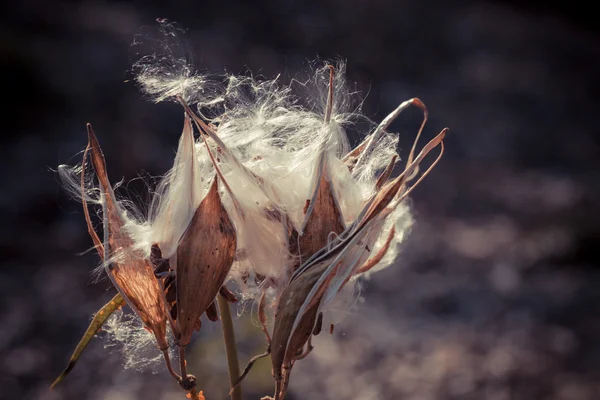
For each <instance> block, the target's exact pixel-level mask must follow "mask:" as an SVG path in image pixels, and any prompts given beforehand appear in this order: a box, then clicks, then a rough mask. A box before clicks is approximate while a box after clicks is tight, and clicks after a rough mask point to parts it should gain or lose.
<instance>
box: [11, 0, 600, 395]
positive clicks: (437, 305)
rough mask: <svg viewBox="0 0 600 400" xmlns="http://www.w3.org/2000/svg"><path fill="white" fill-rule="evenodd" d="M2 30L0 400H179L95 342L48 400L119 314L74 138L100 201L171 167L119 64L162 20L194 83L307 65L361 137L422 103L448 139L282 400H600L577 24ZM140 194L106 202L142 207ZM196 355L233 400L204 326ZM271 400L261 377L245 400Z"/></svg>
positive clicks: (192, 17) (259, 15)
mask: <svg viewBox="0 0 600 400" xmlns="http://www.w3.org/2000/svg"><path fill="white" fill-rule="evenodd" d="M450 3H452V4H450ZM3 8H4V9H5V10H4V11H3V12H2V13H0V15H1V16H0V22H1V23H0V32H1V37H0V65H2V73H1V74H0V77H1V78H0V79H2V87H3V93H4V94H3V97H4V99H5V100H4V101H5V102H4V103H3V106H2V119H1V122H0V123H1V124H2V136H1V139H0V140H1V147H2V157H0V167H1V170H2V174H1V189H2V190H1V191H0V216H1V220H2V224H1V229H0V254H1V256H0V257H1V268H0V293H1V299H2V302H1V303H0V398H2V399H38V398H39V399H49V400H50V399H118V400H128V399H138V398H140V399H142V398H144V399H181V398H183V394H182V392H181V390H180V389H179V387H178V386H177V385H176V384H175V383H173V381H172V379H171V378H170V377H169V376H168V375H167V373H166V372H164V368H163V366H162V365H161V364H159V365H158V366H155V367H153V368H152V367H151V368H147V369H145V370H143V371H138V370H136V369H128V370H125V369H124V367H123V366H124V363H125V360H123V358H122V357H121V354H120V352H119V347H118V346H109V347H108V348H105V345H106V344H107V342H106V340H105V339H106V338H103V336H105V335H104V334H100V335H99V336H100V337H99V338H96V339H94V341H93V342H92V344H91V345H90V348H89V349H88V351H87V352H86V353H85V354H84V355H83V357H82V359H81V360H80V362H79V364H78V365H77V367H76V368H75V370H74V371H73V372H72V373H71V375H70V376H69V377H68V378H67V379H66V380H65V381H64V382H63V383H62V384H61V385H60V386H59V387H57V388H56V389H55V390H54V391H52V392H49V391H48V387H49V385H50V383H51V382H52V380H53V379H54V378H55V377H56V375H57V374H58V373H59V372H60V371H61V370H62V368H63V367H64V366H65V365H66V362H67V360H68V357H69V355H70V353H71V351H72V350H73V348H74V346H75V344H76V343H77V341H78V340H79V337H80V335H81V334H82V333H83V332H84V331H85V329H86V327H87V324H88V323H89V321H90V318H91V315H92V313H93V312H95V311H96V310H97V309H98V308H99V307H100V306H102V305H103V304H104V303H106V302H107V301H108V300H109V299H110V298H111V297H112V296H113V294H114V292H113V289H110V288H109V284H108V282H107V281H106V280H104V281H101V282H99V283H97V284H94V283H93V282H92V280H91V278H90V272H91V271H92V269H93V268H94V267H95V266H96V265H97V262H98V260H97V256H96V255H95V254H93V253H92V252H87V253H85V254H83V253H84V252H85V251H86V250H88V249H89V248H90V246H91V241H90V239H89V237H88V235H87V232H86V227H85V225H84V221H83V215H82V212H81V206H80V205H79V204H78V203H77V202H75V201H73V200H71V199H69V198H68V196H66V195H65V193H64V192H63V191H62V190H61V189H60V187H59V182H58V179H57V174H56V173H55V169H56V167H57V166H58V165H59V164H63V163H67V164H72V165H73V164H76V163H78V162H79V161H80V156H81V155H80V153H79V152H80V151H81V150H82V149H83V148H84V146H85V144H86V133H85V123H86V122H92V123H93V124H94V127H95V129H96V132H97V134H98V135H99V137H100V141H101V143H102V146H103V148H104V152H105V155H106V158H107V162H108V168H109V175H110V176H111V178H112V179H113V180H114V181H117V180H119V179H122V178H123V179H125V181H129V180H132V179H135V178H137V177H138V176H142V177H146V178H147V177H149V176H156V175H160V174H162V173H164V172H165V171H166V170H167V169H168V168H169V167H170V165H171V163H172V157H173V155H174V152H175V148H176V145H177V140H178V136H179V134H180V132H181V131H180V129H181V109H180V108H179V107H178V106H176V105H174V104H160V105H154V104H152V103H150V102H149V101H147V100H146V99H144V97H143V96H142V95H141V94H140V93H139V91H138V90H137V89H136V87H135V85H134V84H133V83H132V82H128V80H130V79H131V78H132V75H131V73H130V71H131V64H132V62H133V61H135V59H136V54H135V52H136V49H135V48H132V46H131V44H132V42H133V40H134V38H135V36H136V35H137V34H138V33H139V32H140V30H143V29H145V27H151V28H156V27H157V24H156V23H155V19H156V18H158V17H160V18H168V19H170V20H173V21H176V22H178V23H179V24H180V26H182V27H183V28H186V29H187V35H186V40H187V41H188V42H189V43H190V49H191V53H192V54H193V55H194V63H195V65H196V66H197V67H198V68H199V69H201V70H208V71H212V72H216V73H220V72H224V71H228V72H233V73H245V72H247V71H252V72H253V73H254V74H261V75H264V76H265V77H273V76H275V75H277V74H279V73H281V74H282V79H283V81H284V82H286V80H288V81H289V79H290V78H292V77H294V76H296V74H298V73H299V72H300V71H303V70H305V69H306V66H307V64H308V62H309V61H311V60H314V59H315V58H317V57H320V58H321V59H331V58H342V59H346V60H347V62H348V80H349V81H350V82H351V87H352V88H353V89H355V90H357V91H359V92H360V93H361V94H362V96H366V99H365V101H364V105H363V111H364V113H365V114H366V115H367V116H368V117H370V118H372V119H373V120H375V121H379V120H380V119H381V118H383V117H384V116H385V115H386V114H387V113H388V112H390V111H391V110H392V109H393V108H395V107H396V106H397V105H398V104H399V103H400V102H401V101H403V100H406V99H408V98H411V97H419V98H421V99H422V100H423V101H424V102H425V104H426V105H427V106H428V108H429V110H430V115H431V119H430V123H429V124H428V126H427V128H426V134H427V135H429V137H431V136H432V135H433V134H434V133H437V132H438V131H439V130H441V128H443V127H444V126H448V127H450V128H451V132H450V135H449V136H448V138H447V141H446V155H445V158H444V159H443V160H442V162H441V163H440V165H439V166H438V167H437V168H436V169H435V170H434V171H433V173H432V174H431V175H430V176H429V177H428V178H427V179H426V180H425V181H424V183H423V184H422V185H421V186H420V187H419V188H418V190H416V191H415V193H414V195H413V196H412V203H413V207H414V212H415V216H416V219H417V223H416V225H415V227H414V229H413V232H412V234H411V235H410V237H409V239H408V240H407V241H406V243H405V248H404V251H403V253H402V255H401V257H400V258H399V260H398V262H397V265H395V266H394V267H391V268H388V269H387V270H385V271H382V272H381V273H378V274H376V275H374V276H373V277H372V279H371V280H369V281H367V282H364V284H363V287H362V291H361V293H360V297H359V299H358V301H356V302H355V304H354V305H353V306H352V307H346V308H344V307H342V308H341V310H342V312H340V313H338V314H340V315H341V316H342V317H343V318H339V323H338V324H337V325H336V329H335V332H334V334H333V335H329V334H327V333H322V334H321V335H320V336H319V337H318V338H317V340H316V349H315V351H314V352H313V353H312V354H311V355H310V356H309V357H308V358H306V359H305V360H302V361H300V362H298V363H297V364H296V366H295V368H294V374H293V376H292V383H291V392H290V394H289V399H290V400H292V399H311V400H325V399H362V400H371V399H373V400H375V399H381V400H384V399H385V400H388V399H491V400H509V399H527V400H531V399H557V400H558V399H561V400H586V399H598V398H600V343H599V340H598V338H599V337H600V314H599V311H600V265H599V257H598V246H599V245H600V213H599V212H598V209H597V206H596V204H597V202H598V201H599V200H600V180H599V177H600V172H599V170H598V168H600V136H599V134H598V131H597V130H598V128H597V126H598V124H597V123H598V122H599V121H598V115H599V114H600V108H599V105H600V102H599V99H598V94H599V89H600V78H599V75H598V71H600V43H599V41H598V38H599V33H600V29H599V27H598V24H597V22H594V21H593V18H592V17H593V15H591V14H592V13H591V12H589V11H588V15H587V16H586V15H585V13H586V10H584V9H580V10H576V9H574V6H573V5H572V2H571V3H569V2H567V3H566V4H563V5H561V6H550V5H549V4H547V3H544V4H541V2H540V3H539V4H538V3H530V2H527V3H522V2H505V1H480V2H474V1H467V0H461V1H455V2H445V1H440V0H424V1H402V0H399V1H394V2H392V1H381V0H370V1H366V0H344V1H342V0H321V1H305V2H300V1H294V0H280V1H274V2H268V1H254V2H246V1H235V0H234V1H226V2H219V1H213V2H203V1H195V2H187V1H171V2H168V4H167V3H164V4H163V3H162V2H158V1H133V2H109V1H101V0H98V1H83V2H70V1H48V2H41V1H36V0H22V1H12V2H11V1H9V2H5V3H4V5H3ZM419 122H420V115H419V112H418V111H416V110H410V111H407V112H406V114H403V116H402V118H401V119H400V121H398V122H396V123H395V124H394V125H392V128H391V130H392V131H396V132H400V133H401V143H400V148H399V151H400V154H401V156H403V157H406V155H407V153H408V149H409V144H410V143H411V140H412V138H413V136H414V133H415V132H416V128H417V127H418V124H419ZM353 140H354V141H355V142H356V141H357V140H358V138H357V137H353ZM139 182H140V180H139V179H137V180H134V182H133V183H132V184H130V185H126V186H125V187H124V188H123V190H122V192H121V193H124V194H126V195H130V196H133V197H134V198H136V199H137V200H136V201H140V202H143V201H145V200H146V199H145V198H144V196H143V192H142V191H141V190H140V189H139V188H140V187H141V186H142V185H138V183H139ZM136 185H137V186H136ZM138 195H139V198H137V197H136V196H138ZM240 311H241V310H240ZM336 322H337V320H336ZM235 323H236V325H237V327H238V332H237V334H238V339H239V342H240V343H239V350H240V357H241V360H242V361H241V362H242V363H244V362H245V361H246V360H247V359H248V358H249V357H251V356H252V355H254V354H257V353H258V352H261V351H262V350H263V349H264V346H265V344H264V339H263V337H262V335H261V333H260V330H259V329H258V328H257V327H256V326H255V321H253V320H252V318H251V316H250V314H249V313H246V314H244V315H243V316H241V317H239V318H237V319H236V321H235ZM192 352H193V356H192V359H191V360H190V363H191V366H190V369H191V371H192V372H193V373H195V374H196V375H197V376H198V378H199V387H200V388H202V389H204V393H205V395H206V397H207V400H216V399H226V398H227V389H226V388H227V367H226V361H225V357H224V349H223V347H222V343H221V341H220V327H219V325H218V324H216V323H208V322H207V323H205V324H204V327H203V329H202V332H201V333H200V334H199V335H198V340H197V341H196V342H195V344H194V346H193V351H192ZM272 388H273V381H272V379H271V376H270V365H269V362H268V361H266V360H265V361H261V362H259V363H257V365H256V367H255V370H253V371H252V372H251V374H250V375H249V377H248V379H247V380H246V382H245V384H244V398H245V399H258V398H260V397H262V396H264V395H267V394H269V395H270V394H271V393H272Z"/></svg>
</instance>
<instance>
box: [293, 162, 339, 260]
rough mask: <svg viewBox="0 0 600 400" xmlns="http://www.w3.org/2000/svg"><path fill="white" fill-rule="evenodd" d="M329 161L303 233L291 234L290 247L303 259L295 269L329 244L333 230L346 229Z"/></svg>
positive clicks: (337, 231)
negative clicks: (330, 176) (332, 180)
mask: <svg viewBox="0 0 600 400" xmlns="http://www.w3.org/2000/svg"><path fill="white" fill-rule="evenodd" d="M327 168H328V166H327V163H325V165H324V166H323V169H322V171H321V176H320V177H319V180H318V181H317V182H318V183H317V185H318V186H317V187H316V188H315V190H316V192H317V193H316V196H314V197H313V198H314V200H313V202H314V204H313V205H312V210H311V211H310V214H309V215H307V217H306V221H305V223H304V229H303V231H302V234H301V235H299V237H298V236H297V235H294V234H292V235H291V236H290V249H293V250H297V251H298V253H299V255H300V256H301V259H299V260H298V264H297V265H295V266H294V268H293V270H292V272H293V271H295V270H296V269H297V268H298V267H299V266H300V264H301V260H306V259H308V258H310V257H311V256H312V255H313V254H315V253H316V252H317V251H318V250H320V249H321V248H323V247H324V246H326V245H327V242H328V239H329V235H330V234H331V233H332V232H333V233H335V234H338V235H339V234H340V233H341V232H343V231H344V229H345V227H344V223H343V222H342V221H343V217H342V212H341V210H340V209H339V206H338V203H337V201H336V199H335V193H334V191H333V185H332V184H331V181H330V180H329V179H328V176H329V172H328V170H327Z"/></svg>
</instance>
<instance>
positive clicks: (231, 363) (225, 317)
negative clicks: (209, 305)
mask: <svg viewBox="0 0 600 400" xmlns="http://www.w3.org/2000/svg"><path fill="white" fill-rule="evenodd" d="M217 303H218V304H219V314H221V326H222V328H223V342H224V343H225V351H226V353H227V365H228V367H229V387H232V386H233V385H234V384H235V383H236V382H237V380H238V378H239V376H240V363H239V361H238V354H237V348H236V344H235V333H234V330H233V319H232V318H231V309H230V306H229V302H228V301H227V299H226V298H225V297H224V296H223V295H221V294H220V293H219V294H218V295H217ZM231 400H242V388H241V386H240V385H238V386H237V387H236V388H235V389H234V390H233V391H232V392H231Z"/></svg>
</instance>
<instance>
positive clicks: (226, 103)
mask: <svg viewBox="0 0 600 400" xmlns="http://www.w3.org/2000/svg"><path fill="white" fill-rule="evenodd" d="M343 72H344V68H343V65H338V66H336V67H335V68H334V67H333V66H331V65H326V66H325V67H323V68H320V69H319V70H317V71H316V72H315V78H314V79H313V80H311V82H310V84H311V85H313V86H314V89H315V92H316V93H317V95H316V96H315V98H316V100H315V101H314V102H313V103H312V104H313V106H312V107H303V106H301V105H299V102H298V98H297V97H295V95H294V94H293V93H292V89H291V87H290V86H285V87H278V86H277V83H276V81H275V80H273V81H263V82H258V81H256V80H254V79H253V78H240V77H235V76H229V77H228V78H227V82H226V84H224V86H223V89H222V90H221V91H220V92H218V93H215V92H211V93H210V94H208V91H207V90H206V82H205V80H204V79H202V78H201V77H198V76H193V77H192V76H179V77H174V76H164V75H163V76H158V75H156V74H153V73H152V72H151V71H150V72H149V71H142V72H141V73H140V75H139V76H138V83H139V84H140V85H141V87H142V88H143V89H144V90H145V91H146V93H149V94H150V95H152V96H154V98H155V99H157V100H174V101H177V102H178V103H180V104H181V105H182V107H183V113H184V122H183V132H182V134H181V137H180V140H179V145H178V149H177V154H176V157H175V161H174V165H173V168H172V169H171V170H170V171H169V172H168V173H167V174H165V176H164V177H163V178H162V179H161V181H160V183H159V184H158V186H157V188H155V189H154V190H153V193H152V194H153V200H152V202H151V204H150V207H149V208H148V209H147V210H145V211H144V212H140V210H138V209H136V208H135V207H134V206H133V205H132V204H131V203H130V202H127V201H126V200H123V199H120V198H118V197H117V196H116V195H115V190H113V186H112V185H111V183H110V180H109V178H108V176H107V169H106V164H105V159H104V155H103V153H102V150H101V148H100V144H99V142H98V139H97V137H96V135H95V133H94V131H93V129H92V127H91V126H90V125H88V145H87V147H86V149H85V151H84V154H83V162H82V164H81V165H79V166H76V167H68V166H61V167H60V168H59V172H60V175H61V178H62V180H63V182H64V184H65V186H66V187H67V189H68V190H70V191H71V192H72V193H74V194H76V195H77V196H78V197H79V198H81V201H82V203H83V208H84V215H85V219H86V222H87V225H88V230H89V233H90V235H91V238H92V241H93V243H94V247H95V248H96V250H97V251H98V254H99V255H100V258H101V259H102V264H101V269H103V270H104V271H105V272H106V275H107V276H108V277H109V278H110V280H111V281H112V283H113V285H114V286H115V288H116V289H117V291H118V294H117V295H116V296H115V297H114V298H113V299H112V300H111V302H109V303H108V304H107V305H106V306H105V307H104V308H103V309H102V310H101V311H100V312H99V313H97V314H96V316H95V318H94V320H93V321H92V323H91V325H90V329H89V330H88V332H87V333H86V335H85V336H84V338H83V339H82V341H81V343H80V345H79V346H78V348H77V350H76V351H75V353H74V354H73V357H72V358H71V361H70V363H69V366H68V368H67V370H66V371H65V372H64V373H63V374H62V375H61V376H60V377H59V378H58V379H57V381H56V382H55V384H56V383H58V382H59V381H60V380H61V379H62V378H63V377H64V376H65V375H66V373H68V372H69V371H70V370H71V369H72V367H73V366H74V365H75V362H76V361H77V359H78V358H79V356H80V355H81V352H82V351H83V348H85V346H86V345H87V343H88V342H89V340H90V339H91V337H93V335H94V334H95V332H96V331H97V330H98V329H99V328H100V327H101V325H102V324H103V322H104V321H106V319H107V318H108V316H109V315H110V314H111V313H112V312H113V311H114V310H115V309H116V308H117V307H119V306H121V305H123V304H126V305H128V306H129V307H130V308H131V309H132V310H133V312H134V313H135V314H136V315H137V317H139V319H140V320H141V324H140V325H142V326H143V327H144V328H145V329H146V330H148V331H150V332H151V333H152V335H153V336H154V340H155V342H156V345H157V347H158V349H160V350H161V351H162V352H163V354H164V359H165V362H166V366H167V369H168V370H169V372H170V374H171V375H172V376H173V377H174V378H175V379H176V380H177V381H178V382H179V383H180V384H181V385H182V387H184V389H185V390H187V391H189V392H190V393H191V395H192V396H195V395H197V394H195V393H196V392H195V379H194V378H193V376H192V375H190V374H188V372H187V370H186V360H185V348H186V346H188V345H189V343H190V341H191V339H192V335H193V332H194V331H197V330H199V329H200V327H201V323H200V318H201V316H202V315H203V314H206V315H207V316H208V318H209V319H210V320H213V321H216V320H218V313H217V307H216V305H215V301H216V298H217V297H218V296H222V297H223V298H224V299H227V300H228V301H230V302H236V301H238V298H239V297H241V299H242V300H243V301H248V300H253V299H255V300H256V301H257V302H258V304H259V306H258V310H259V317H260V318H259V319H260V322H261V325H262V330H263V332H264V333H265V336H266V338H267V342H268V343H267V344H268V346H267V352H266V353H265V354H263V355H260V356H257V357H255V358H253V359H252V360H251V361H250V363H249V364H248V367H247V368H246V369H245V370H244V372H243V374H242V375H241V376H240V377H239V378H238V380H237V382H240V381H241V379H243V377H244V376H245V375H246V374H247V373H248V371H249V369H250V367H251V366H252V364H253V363H254V361H256V359H258V358H259V357H262V356H267V355H270V356H271V360H272V372H273V378H274V380H275V386H276V388H275V395H274V398H275V399H276V400H282V399H283V398H284V396H285V393H286V390H287V386H288V383H289V380H290V373H291V370H292V367H293V365H294V363H295V362H296V361H297V360H299V359H301V358H304V357H305V356H306V355H308V353H310V351H311V350H312V349H313V346H312V344H311V338H312V336H313V335H316V334H318V333H319V331H320V330H321V325H322V323H323V310H324V309H325V308H326V307H327V306H328V305H329V304H330V303H331V302H332V301H333V299H334V298H335V297H336V295H337V294H338V293H339V292H340V291H341V290H342V289H343V288H344V287H345V286H346V285H348V284H350V283H352V282H354V281H355V280H356V279H357V278H358V277H360V276H361V275H364V274H368V273H371V272H373V271H376V270H378V269H381V268H384V267H386V266H387V265H389V264H391V263H393V260H394V258H395V257H396V255H397V252H398V248H399V244H400V242H402V240H403V239H404V237H405V235H406V233H407V230H408V228H409V227H410V224H411V223H412V219H411V215H410V212H409V207H408V206H407V205H406V201H405V199H406V198H407V196H408V195H409V193H410V192H411V190H412V189H413V188H414V187H415V186H416V185H417V184H418V183H419V182H420V181H421V180H422V179H423V178H424V177H425V176H426V175H427V173H428V172H429V171H430V170H431V168H433V166H434V165H435V164H436V163H437V162H438V161H439V159H440V158H441V156H442V154H443V139H444V137H445V135H446V132H447V129H444V130H442V131H441V132H440V133H439V134H437V135H436V136H435V137H434V138H433V139H432V140H430V141H429V142H428V143H427V144H426V145H425V146H424V147H423V148H422V149H421V150H420V152H418V153H417V144H418V139H419V136H420V135H421V132H422V130H423V127H424V126H425V122H426V120H427V110H426V108H425V106H424V104H423V103H422V102H421V101H420V100H419V99H417V98H413V99H411V100H408V101H406V102H404V103H402V104H400V105H399V106H398V108H396V109H395V110H394V111H393V112H392V113H391V114H389V115H388V116H387V117H386V118H385V119H384V120H383V121H382V122H381V123H380V124H378V125H374V128H373V129H371V130H370V131H369V132H367V134H366V135H365V136H364V138H363V140H362V141H361V142H360V143H359V144H358V145H357V146H356V147H354V148H353V149H351V148H349V146H348V139H347V137H346V133H345V129H344V127H345V125H346V124H347V123H348V121H350V120H351V119H352V118H355V117H356V112H350V111H349V105H348V104H349V102H348V97H349V95H348V90H347V87H346V84H345V80H344V76H343V75H344V74H343ZM307 85H308V83H305V84H304V85H303V86H304V87H307ZM204 92H206V93H207V94H206V95H205V96H204V97H203V96H202V95H201V93H204ZM194 106H195V107H196V110H194V109H193V108H192V107H194ZM409 106H416V107H418V108H419V109H421V110H422V111H423V114H424V118H423V123H422V124H421V126H420V128H419V131H418V133H417V135H416V139H415V140H414V144H413V145H412V148H411V149H410V151H409V152H408V155H407V157H406V160H405V161H404V162H403V163H402V166H401V167H400V172H399V174H397V176H396V177H394V178H392V176H393V175H395V174H394V169H395V168H396V167H397V166H398V164H399V157H398V154H397V153H396V146H397V141H398V137H397V135H395V134H391V133H388V132H387V128H388V127H389V125H390V124H391V123H392V121H393V120H394V119H395V118H396V117H397V116H398V115H399V114H400V113H401V112H402V111H403V110H404V109H406V108H407V107H409ZM215 109H218V110H219V111H218V112H216V113H214V114H213V116H212V117H206V116H205V114H206V113H207V110H209V111H213V112H214V110H215ZM435 148H438V149H439V156H438V157H437V159H435V161H433V162H432V163H431V164H430V166H429V167H428V168H427V170H425V171H419V165H420V164H421V163H422V161H423V159H424V158H425V157H426V156H427V154H428V153H430V152H431V151H432V150H434V149H435ZM90 161H91V163H90V164H91V167H92V168H93V171H94V174H92V173H89V170H90V169H92V168H90V167H89V165H88V162H90ZM86 171H88V173H87V174H86ZM411 182H413V183H412V184H411ZM89 205H94V206H96V207H98V208H99V210H100V212H99V215H101V217H102V222H103V223H102V232H103V234H102V238H101V237H100V236H99V234H98V233H97V232H96V230H95V229H94V226H93V224H92V222H91V219H90V213H89V211H88V207H89ZM228 282H230V284H229V287H230V288H232V289H231V290H232V291H230V289H227V287H226V286H225V285H226V284H227V283H228ZM266 308H271V311H272V312H271V313H269V312H268V311H266V310H265V309H266ZM271 314H272V315H273V316H274V317H273V319H274V321H270V320H269V318H268V317H267V315H271ZM271 325H272V329H269V327H270V326H271ZM171 347H176V348H177V349H178V359H179V371H178V372H176V371H175V368H173V366H172V364H171V353H170V351H169V349H170V348H171Z"/></svg>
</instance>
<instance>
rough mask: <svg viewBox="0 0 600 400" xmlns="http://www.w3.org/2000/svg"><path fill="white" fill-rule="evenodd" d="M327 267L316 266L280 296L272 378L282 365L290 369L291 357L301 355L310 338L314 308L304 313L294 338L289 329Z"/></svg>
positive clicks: (322, 264)
mask: <svg viewBox="0 0 600 400" xmlns="http://www.w3.org/2000/svg"><path fill="white" fill-rule="evenodd" d="M328 265H329V264H328V263H327V262H323V263H321V264H320V265H315V266H314V267H313V268H311V269H309V270H307V271H306V272H304V273H303V274H301V275H299V276H298V277H297V278H296V279H293V280H292V281H291V282H290V284H289V285H288V287H286V288H285V290H284V291H283V293H282V294H281V297H280V299H279V306H278V308H277V313H276V315H275V323H274V326H273V337H272V341H271V361H272V364H273V373H274V374H278V373H280V372H281V368H282V367H283V365H289V363H290V362H291V361H292V360H293V358H294V356H296V355H297V354H298V353H300V352H301V350H302V348H303V347H304V345H305V344H306V342H307V341H308V338H309V337H310V335H311V334H312V331H313V328H314V325H315V322H316V318H317V311H318V305H317V304H315V305H314V306H313V307H311V308H309V309H308V310H307V311H306V312H305V313H304V315H303V316H302V319H301V321H300V323H299V324H298V326H297V327H296V329H295V330H294V333H293V335H292V328H293V326H294V321H295V320H296V317H297V315H298V311H299V310H300V307H302V304H303V303H304V300H305V299H306V296H308V294H309V292H310V290H311V289H312V287H313V286H314V285H315V283H316V282H317V280H318V279H319V278H320V277H321V275H322V274H323V272H324V271H325V269H326V268H327V267H328ZM290 335H292V337H290Z"/></svg>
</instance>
